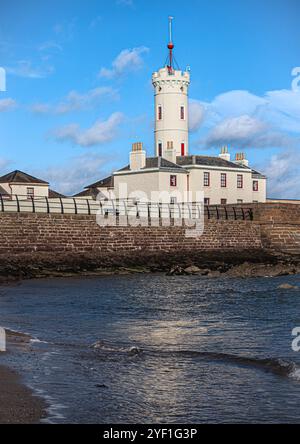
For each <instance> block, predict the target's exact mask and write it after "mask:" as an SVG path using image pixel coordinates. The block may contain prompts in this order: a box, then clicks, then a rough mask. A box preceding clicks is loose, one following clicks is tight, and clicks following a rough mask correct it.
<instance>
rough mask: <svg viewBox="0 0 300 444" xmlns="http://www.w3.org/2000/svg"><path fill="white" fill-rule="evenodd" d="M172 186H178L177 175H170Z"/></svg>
mask: <svg viewBox="0 0 300 444" xmlns="http://www.w3.org/2000/svg"><path fill="white" fill-rule="evenodd" d="M170 186H171V187H176V186H177V176H175V175H173V174H171V176H170Z"/></svg>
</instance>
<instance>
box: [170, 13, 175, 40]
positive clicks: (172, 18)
mask: <svg viewBox="0 0 300 444" xmlns="http://www.w3.org/2000/svg"><path fill="white" fill-rule="evenodd" d="M172 20H174V17H172V16H171V15H170V16H169V36H170V39H169V41H170V43H172Z"/></svg>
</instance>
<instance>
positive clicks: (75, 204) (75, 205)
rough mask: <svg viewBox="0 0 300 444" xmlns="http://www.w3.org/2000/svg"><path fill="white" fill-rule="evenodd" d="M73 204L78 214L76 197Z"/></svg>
mask: <svg viewBox="0 0 300 444" xmlns="http://www.w3.org/2000/svg"><path fill="white" fill-rule="evenodd" d="M73 203H74V210H75V214H78V211H77V203H76V199H75V197H73Z"/></svg>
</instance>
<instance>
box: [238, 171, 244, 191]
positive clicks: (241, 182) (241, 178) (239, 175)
mask: <svg viewBox="0 0 300 444" xmlns="http://www.w3.org/2000/svg"><path fill="white" fill-rule="evenodd" d="M237 187H238V188H243V175H242V174H238V175H237Z"/></svg>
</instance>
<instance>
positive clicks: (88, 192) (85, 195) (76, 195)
mask: <svg viewBox="0 0 300 444" xmlns="http://www.w3.org/2000/svg"><path fill="white" fill-rule="evenodd" d="M90 196H91V192H90V190H83V191H80V193H77V194H74V195H73V196H72V197H90Z"/></svg>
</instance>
